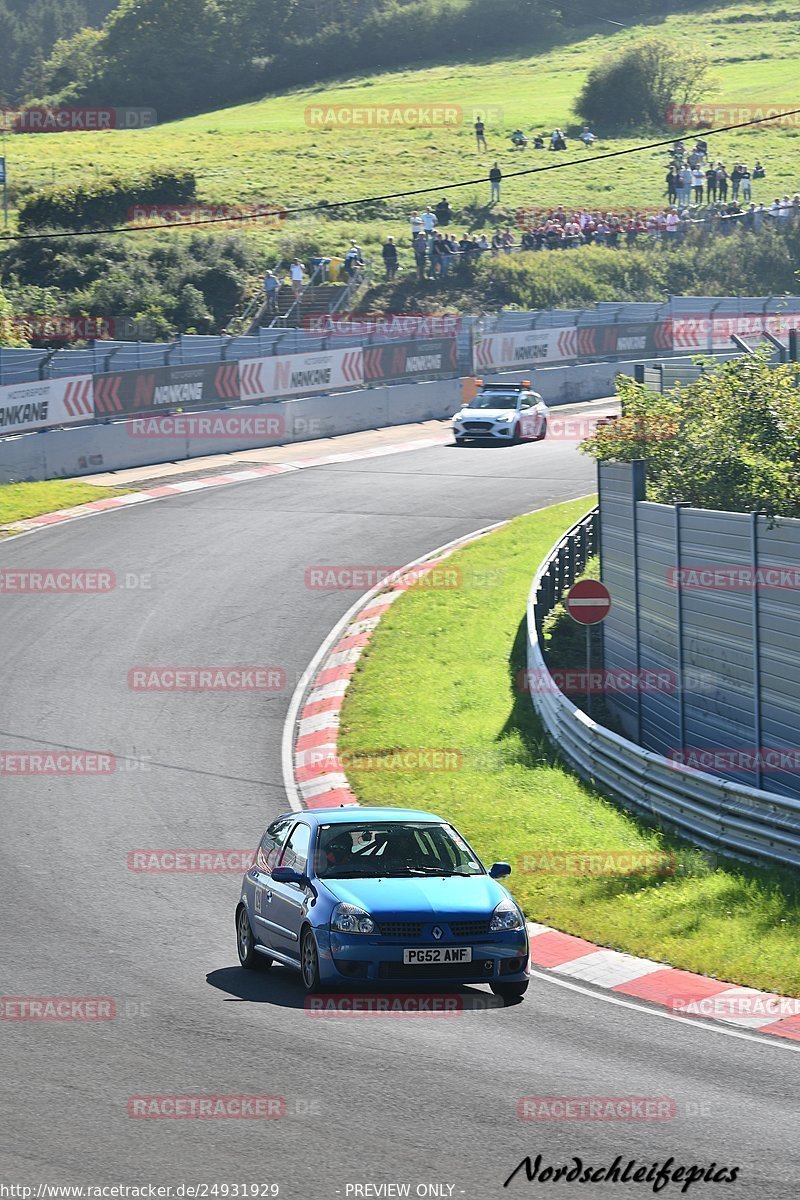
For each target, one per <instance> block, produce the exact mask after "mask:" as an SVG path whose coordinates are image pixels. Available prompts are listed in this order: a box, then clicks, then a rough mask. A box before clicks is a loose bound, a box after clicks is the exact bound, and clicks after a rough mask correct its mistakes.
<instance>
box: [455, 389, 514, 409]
mask: <svg viewBox="0 0 800 1200" xmlns="http://www.w3.org/2000/svg"><path fill="white" fill-rule="evenodd" d="M518 400H519V392H479V393H478V395H477V396H474V397H473V398H472V400H470V402H469V404H468V405H467V408H516V407H517V401H518Z"/></svg>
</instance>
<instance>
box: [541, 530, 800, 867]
mask: <svg viewBox="0 0 800 1200" xmlns="http://www.w3.org/2000/svg"><path fill="white" fill-rule="evenodd" d="M597 533H598V514H597V510H596V509H595V511H594V512H593V513H590V514H589V516H588V517H584V518H583V520H581V521H579V522H578V523H577V524H576V525H574V526H573V527H572V528H571V529H569V530H568V531H567V532H566V533H565V534H564V536H563V537H562V538H561V539H560V540H559V541H558V543H557V544H556V545H555V546H554V547H553V549H552V550H551V551H550V553H549V555H548V556H547V558H546V559H545V560H544V562H543V563H542V565H541V566H540V568H539V571H538V572H537V574H536V577H535V578H534V580H533V584H532V586H531V590H530V594H529V596H528V621H527V625H528V672H529V676H528V677H529V678H530V679H537V680H538V679H546V678H547V664H546V662H545V658H544V654H543V652H542V622H543V620H544V618H545V616H547V614H548V613H549V612H551V611H552V609H553V608H554V607H555V605H556V604H557V602H558V600H559V598H560V596H561V593H562V591H563V590H564V589H565V588H568V587H569V586H570V585H571V584H572V582H573V581H574V579H575V578H576V577H577V576H578V575H579V574H580V572H581V571H582V569H583V567H584V565H585V562H586V558H587V556H588V554H589V553H591V552H592V550H593V549H594V547H595V545H596V542H597ZM531 698H532V701H533V705H534V708H535V709H536V712H537V714H538V716H539V718H540V720H541V722H542V724H543V726H544V728H545V730H546V732H547V734H548V735H549V737H550V738H551V740H552V741H553V742H554V743H555V745H556V746H557V747H558V749H559V750H560V752H561V754H562V755H563V756H564V758H565V759H566V761H567V762H568V763H569V764H570V765H571V766H572V767H573V768H574V769H575V770H576V771H577V772H578V774H579V775H581V776H582V777H583V778H584V779H586V780H587V781H588V782H590V783H592V784H593V785H596V786H598V787H600V788H601V789H602V790H603V791H605V792H608V793H610V794H611V795H614V796H616V797H617V798H618V799H619V800H620V801H621V802H622V804H623V805H625V806H628V807H630V808H633V809H635V810H636V811H638V812H642V813H644V814H645V816H647V817H649V818H650V819H654V820H656V821H657V822H660V823H664V824H665V825H668V826H672V827H673V828H675V829H677V830H678V831H679V832H680V833H681V834H683V836H684V837H686V838H688V839H689V840H690V841H692V842H693V843H694V844H696V845H698V846H703V847H706V848H710V849H715V850H722V851H727V852H728V853H730V854H732V855H734V856H737V857H741V858H746V859H750V860H753V859H755V860H763V861H767V862H772V863H782V864H784V865H787V866H792V867H797V866H800V800H795V799H792V798H791V797H789V796H779V795H776V794H775V793H773V792H767V791H762V790H760V789H757V788H751V787H746V786H745V785H744V784H739V783H731V782H729V781H727V780H724V779H719V778H718V777H717V776H714V775H709V774H706V773H705V772H701V771H694V770H689V769H687V768H685V767H682V766H678V765H675V764H673V763H671V762H670V761H669V760H668V759H666V758H662V757H661V755H658V754H653V753H652V752H650V751H648V750H642V749H641V747H639V746H637V745H635V743H633V742H629V741H627V740H626V739H625V738H623V737H620V736H619V735H618V734H616V733H613V732H612V731H611V730H610V729H606V728H604V726H602V725H598V724H597V722H596V721H593V720H592V719H591V717H588V716H587V715H586V713H584V712H582V711H581V710H580V709H579V708H576V707H575V705H574V704H572V703H571V702H570V701H569V700H568V699H567V697H566V696H565V695H564V694H563V693H562V692H560V691H558V689H557V688H556V686H555V683H553V685H552V687H542V688H537V689H536V690H534V689H531Z"/></svg>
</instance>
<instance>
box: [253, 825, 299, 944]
mask: <svg viewBox="0 0 800 1200" xmlns="http://www.w3.org/2000/svg"><path fill="white" fill-rule="evenodd" d="M294 819H295V818H294V817H293V816H288V817H279V818H278V820H277V821H273V822H272V824H271V825H270V826H269V827H268V829H267V831H266V833H265V834H264V836H263V838H262V839H261V845H260V846H259V847H258V850H257V851H256V861H255V862H254V863H253V866H252V867H251V868H250V871H249V873H248V882H249V883H251V884H252V889H253V890H252V895H251V897H250V899H251V910H250V917H251V922H250V923H251V928H252V930H253V936H254V937H255V939H256V941H258V942H260V943H261V944H262V946H273V947H274V948H275V949H279V948H280V947H278V946H277V943H276V940H275V933H276V930H275V925H274V922H273V919H272V911H271V906H272V895H273V892H272V886H273V885H272V878H271V876H270V871H271V870H272V868H273V867H277V865H278V860H279V859H280V856H281V850H282V849H283V843H284V842H285V841H286V838H287V835H288V833H289V830H290V829H291V828H292V823H293V822H294Z"/></svg>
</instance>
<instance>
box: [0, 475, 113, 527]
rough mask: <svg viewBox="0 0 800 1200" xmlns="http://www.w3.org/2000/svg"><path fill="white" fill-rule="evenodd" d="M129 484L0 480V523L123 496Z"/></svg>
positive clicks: (63, 480) (57, 480)
mask: <svg viewBox="0 0 800 1200" xmlns="http://www.w3.org/2000/svg"><path fill="white" fill-rule="evenodd" d="M130 490H131V489H130V488H105V487H95V485H94V484H91V483H81V482H80V480H77V479H48V480H46V481H45V482H44V483H4V484H0V525H12V524H13V523H14V522H15V521H26V520H27V519H28V518H29V517H38V516H41V514H42V513H50V512H57V511H58V510H59V509H61V508H73V507H75V505H78V504H88V503H89V501H91V500H106V499H108V498H109V497H111V496H124V495H125V494H126V492H129V491H130Z"/></svg>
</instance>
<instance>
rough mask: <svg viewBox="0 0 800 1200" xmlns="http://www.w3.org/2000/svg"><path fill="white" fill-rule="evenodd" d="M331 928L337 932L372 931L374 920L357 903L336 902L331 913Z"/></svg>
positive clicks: (373, 929) (373, 930)
mask: <svg viewBox="0 0 800 1200" xmlns="http://www.w3.org/2000/svg"><path fill="white" fill-rule="evenodd" d="M331 929H336V930H338V932H339V933H374V932H375V922H374V921H373V919H372V917H371V916H370V915H369V913H368V912H365V911H364V909H363V908H359V907H358V905H357V904H337V905H336V908H335V909H334V910H333V913H332V914H331Z"/></svg>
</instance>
